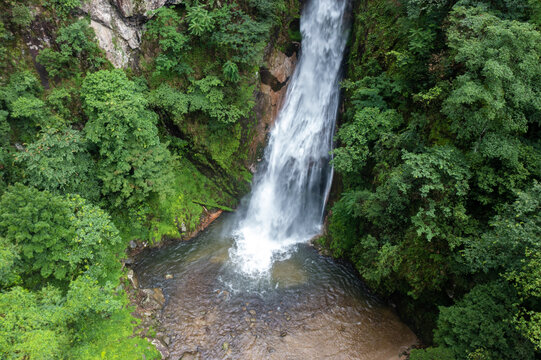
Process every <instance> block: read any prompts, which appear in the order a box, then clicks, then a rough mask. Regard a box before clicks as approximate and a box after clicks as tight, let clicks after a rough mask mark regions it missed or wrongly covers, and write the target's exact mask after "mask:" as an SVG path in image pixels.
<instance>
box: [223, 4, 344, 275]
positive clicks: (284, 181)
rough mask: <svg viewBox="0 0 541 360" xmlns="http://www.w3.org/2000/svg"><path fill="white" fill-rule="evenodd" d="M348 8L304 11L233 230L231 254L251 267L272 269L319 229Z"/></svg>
mask: <svg viewBox="0 0 541 360" xmlns="http://www.w3.org/2000/svg"><path fill="white" fill-rule="evenodd" d="M346 11H347V0H309V1H308V3H307V4H306V5H305V7H304V9H303V11H302V16H301V34H302V45H301V54H300V59H299V62H298V64H297V68H296V70H295V72H294V74H293V76H292V79H291V82H290V84H289V88H288V91H287V94H286V98H285V102H284V105H283V107H282V109H281V111H280V113H279V115H278V118H277V119H276V123H275V126H274V127H273V129H272V130H271V133H270V138H269V143H268V145H267V148H266V149H265V157H264V160H263V161H262V163H261V164H260V166H259V169H258V172H257V174H256V176H255V178H254V184H253V188H252V192H251V195H250V199H249V202H248V204H247V207H246V208H245V209H244V212H243V214H244V215H243V217H242V218H241V219H240V220H239V222H238V225H237V226H236V229H235V230H234V231H233V236H234V238H235V246H234V247H233V248H232V249H231V251H230V255H231V259H232V260H233V262H234V263H235V264H236V265H237V266H238V267H239V268H240V269H241V270H242V271H243V272H244V273H246V274H249V275H258V274H261V273H264V272H266V271H267V270H269V269H270V267H271V266H272V262H273V259H274V258H275V257H276V256H279V255H280V254H283V253H284V252H285V251H286V250H287V249H288V248H289V247H290V246H291V245H293V244H296V243H300V242H305V241H308V240H309V239H310V238H312V237H313V236H315V235H317V234H318V233H319V232H320V231H321V226H322V221H323V212H324V207H325V200H326V197H327V195H328V192H329V189H330V185H331V181H332V167H331V166H330V164H329V161H330V155H329V153H330V151H331V147H332V137H333V131H334V123H335V120H336V115H337V111H338V101H339V81H340V65H341V62H342V57H343V54H344V49H345V46H346V41H347V32H348V27H347V24H346V21H345V14H346Z"/></svg>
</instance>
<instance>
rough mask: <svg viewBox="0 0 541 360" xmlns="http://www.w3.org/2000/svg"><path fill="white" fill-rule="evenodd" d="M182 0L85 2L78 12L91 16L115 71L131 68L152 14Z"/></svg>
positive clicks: (101, 43)
mask: <svg viewBox="0 0 541 360" xmlns="http://www.w3.org/2000/svg"><path fill="white" fill-rule="evenodd" d="M181 1H182V0H87V1H85V2H83V4H82V6H81V10H82V12H83V13H85V14H87V15H88V16H90V20H91V22H90V26H91V27H92V28H93V29H94V31H95V32H96V37H97V39H98V43H99V45H100V47H101V48H102V49H103V50H105V53H106V56H107V59H108V60H109V61H111V63H112V64H113V65H114V66H115V67H117V68H126V67H129V66H131V65H133V64H134V62H135V60H136V54H137V51H138V50H139V46H140V45H141V36H142V33H143V26H144V24H145V22H146V21H147V20H148V19H149V18H151V17H152V12H153V11H154V10H157V9H159V8H160V7H162V6H165V5H173V4H179V3H180V2H181Z"/></svg>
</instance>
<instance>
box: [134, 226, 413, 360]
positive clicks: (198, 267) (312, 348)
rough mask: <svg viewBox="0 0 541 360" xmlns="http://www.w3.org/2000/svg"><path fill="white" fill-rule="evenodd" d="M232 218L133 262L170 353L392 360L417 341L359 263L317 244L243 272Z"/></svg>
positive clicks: (140, 298)
mask: <svg viewBox="0 0 541 360" xmlns="http://www.w3.org/2000/svg"><path fill="white" fill-rule="evenodd" d="M229 220H230V216H226V217H223V218H220V219H218V220H217V221H216V222H215V223H213V224H212V225H211V226H210V227H209V228H208V229H207V230H205V231H204V232H202V233H201V234H200V235H199V236H198V237H196V238H195V239H193V240H190V241H188V242H180V243H173V244H170V245H168V246H166V247H163V248H159V249H146V250H144V251H143V252H141V253H140V254H139V255H138V256H137V257H136V259H135V263H134V264H132V265H131V266H132V270H130V271H129V273H128V278H129V279H130V281H131V283H132V284H133V286H134V287H136V288H137V290H133V291H132V297H135V298H136V299H137V300H136V303H137V314H138V316H140V317H141V318H142V320H143V321H142V325H141V326H142V327H143V328H144V329H145V331H147V333H148V336H149V337H151V338H153V340H152V341H153V343H154V344H155V345H156V346H157V348H158V349H159V350H160V351H161V352H162V355H163V357H164V358H165V359H175V360H177V359H361V360H362V359H371V360H378V359H382V360H388V359H400V358H402V357H404V356H405V354H406V352H407V349H408V348H410V347H411V346H412V345H414V344H416V343H417V339H416V337H415V335H414V334H413V333H412V332H411V331H410V329H409V328H408V327H407V326H406V325H405V324H403V323H401V322H400V320H399V319H398V317H397V316H396V314H395V313H394V311H393V310H392V309H391V308H390V307H389V306H387V305H386V304H384V303H382V302H381V301H379V300H378V299H377V298H376V297H374V296H373V295H371V294H370V293H369V292H368V291H367V289H366V288H365V287H364V286H363V284H362V282H360V281H359V279H358V277H357V276H356V274H355V271H354V269H352V268H351V267H350V266H348V265H346V264H339V263H336V262H334V261H333V260H332V259H330V258H328V257H324V256H321V255H320V254H319V253H318V252H317V251H316V250H315V249H314V248H313V247H311V246H309V245H307V244H299V245H296V246H293V247H291V248H290V249H288V251H287V252H285V253H282V254H279V255H277V258H276V259H275V260H276V261H275V263H274V266H273V268H272V270H271V272H269V273H268V274H266V275H261V276H259V277H257V278H250V277H246V276H243V275H240V274H239V273H238V272H237V271H236V269H234V268H233V266H232V264H231V263H230V262H229V261H228V259H229V250H230V248H231V247H232V246H234V241H233V239H231V238H228V236H227V235H226V234H227V233H228V232H229V231H228V229H227V227H228V223H229Z"/></svg>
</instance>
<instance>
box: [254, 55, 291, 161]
mask: <svg viewBox="0 0 541 360" xmlns="http://www.w3.org/2000/svg"><path fill="white" fill-rule="evenodd" d="M266 63H267V66H266V67H262V68H261V70H260V78H261V85H260V88H259V92H258V93H257V94H256V107H255V112H256V115H257V119H258V122H257V127H256V131H255V133H256V135H255V138H254V140H253V142H252V145H251V151H250V152H251V156H250V158H251V159H252V160H256V159H255V158H256V157H258V156H259V155H260V154H257V153H258V149H261V148H262V147H264V146H265V142H266V137H267V134H268V133H269V131H270V129H271V127H272V125H273V124H274V121H275V120H276V116H277V115H278V112H279V111H280V108H281V106H282V103H283V101H284V99H285V95H286V92H287V85H288V84H289V79H290V78H291V75H293V71H294V70H295V65H296V64H297V53H296V52H295V51H293V52H292V53H291V54H285V53H283V52H281V51H279V50H277V49H273V50H272V52H271V53H270V55H269V57H268V59H267V61H266ZM251 169H252V171H253V170H254V169H255V167H254V166H251Z"/></svg>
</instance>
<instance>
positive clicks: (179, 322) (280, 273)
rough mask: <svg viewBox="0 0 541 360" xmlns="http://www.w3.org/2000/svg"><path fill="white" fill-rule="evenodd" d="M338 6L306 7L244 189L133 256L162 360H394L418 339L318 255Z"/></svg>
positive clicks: (342, 7) (336, 77) (343, 18)
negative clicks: (272, 117)
mask: <svg viewBox="0 0 541 360" xmlns="http://www.w3.org/2000/svg"><path fill="white" fill-rule="evenodd" d="M350 12H351V9H350V7H349V3H348V1H347V0H308V2H307V3H306V4H305V5H304V8H303V10H302V15H301V21H300V27H301V34H302V45H301V50H300V58H299V62H298V64H297V67H296V69H295V72H294V74H293V76H292V78H291V82H290V84H289V87H288V90H287V93H286V97H285V101H284V105H283V107H282V109H281V110H280V113H279V115H278V117H277V119H276V124H275V125H274V127H273V129H272V130H271V133H270V137H269V143H268V145H267V147H266V149H265V156H264V159H263V161H262V162H261V163H260V164H259V166H258V170H257V172H256V174H255V176H254V181H253V186H252V192H251V193H250V194H249V195H248V196H247V197H246V198H245V199H244V200H243V202H242V204H241V206H240V207H239V210H238V211H237V212H236V213H234V214H230V215H228V216H222V217H221V218H220V219H219V220H218V221H216V222H215V223H213V224H212V225H211V227H210V228H208V229H207V230H206V231H204V232H203V233H201V234H200V235H199V236H198V237H197V238H195V239H193V240H191V241H189V242H184V243H177V244H174V245H170V246H167V247H165V248H162V249H154V250H148V251H146V252H144V253H142V255H141V256H140V257H139V259H138V260H137V262H136V266H135V267H134V271H135V273H136V275H137V277H138V279H139V281H140V284H141V287H143V288H161V289H162V291H163V294H164V296H165V306H164V307H163V309H162V310H161V312H160V313H159V315H158V321H159V327H160V329H159V330H160V336H161V337H162V338H164V339H166V341H165V342H166V343H168V351H169V353H170V357H169V358H171V359H174V360H177V359H190V358H191V359H194V358H200V359H303V360H304V359H360V360H363V359H367V360H368V359H370V360H379V359H381V360H389V359H398V358H399V356H400V354H401V353H402V352H403V351H404V350H406V349H407V348H408V347H409V346H411V345H413V344H415V343H416V342H417V339H416V337H415V335H414V334H413V333H412V332H411V331H410V330H409V329H408V327H407V326H406V325H404V324H403V323H401V322H400V320H399V319H398V317H397V316H396V314H395V313H394V312H393V311H392V309H390V308H389V307H388V306H387V305H385V304H383V303H382V302H381V301H379V300H378V299H377V298H376V297H374V296H372V295H370V293H369V292H368V290H367V289H366V288H365V287H364V286H363V284H362V282H361V281H360V280H359V278H358V276H357V274H356V271H355V269H354V268H352V267H351V266H348V265H344V264H341V263H337V262H335V261H333V260H332V259H330V258H327V257H324V256H321V255H320V254H318V252H317V251H316V250H315V249H314V248H313V247H312V246H310V245H309V244H308V243H309V240H310V239H311V238H313V237H314V236H316V235H317V234H319V233H320V232H321V230H322V222H323V216H324V210H325V202H326V199H327V197H328V194H329V190H330V186H331V183H332V178H333V169H332V166H331V164H330V159H331V155H330V152H331V149H332V138H333V134H334V126H335V121H336V117H337V113H338V104H339V93H340V91H339V89H340V86H339V83H340V79H341V69H342V60H343V55H344V51H345V47H346V42H347V38H348V33H349V21H348V16H349V15H348V14H350Z"/></svg>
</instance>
